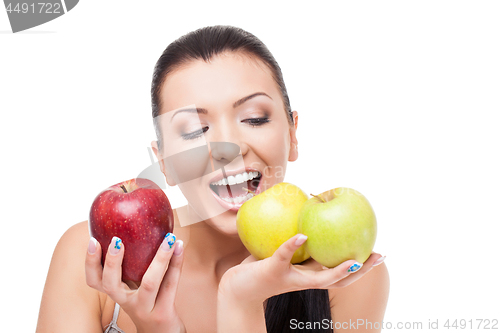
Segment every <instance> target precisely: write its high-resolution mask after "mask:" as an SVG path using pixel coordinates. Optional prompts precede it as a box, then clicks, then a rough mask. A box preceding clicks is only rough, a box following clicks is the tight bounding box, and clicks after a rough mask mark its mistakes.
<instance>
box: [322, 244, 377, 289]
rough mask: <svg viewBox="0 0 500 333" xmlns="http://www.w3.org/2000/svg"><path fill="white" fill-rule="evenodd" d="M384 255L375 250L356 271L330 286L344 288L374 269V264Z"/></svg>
mask: <svg viewBox="0 0 500 333" xmlns="http://www.w3.org/2000/svg"><path fill="white" fill-rule="evenodd" d="M381 257H382V256H381V255H380V254H378V253H375V252H373V253H372V254H371V255H370V257H369V258H368V259H367V260H366V261H365V262H364V263H363V266H362V267H361V268H360V269H359V270H357V271H355V272H350V274H348V275H347V276H346V277H345V278H344V279H342V280H340V281H338V282H337V283H334V284H331V285H330V286H328V288H343V287H345V286H348V285H350V284H351V283H353V282H354V281H356V280H359V279H360V278H361V277H363V275H365V274H366V273H368V272H369V271H371V270H372V269H373V267H374V266H373V264H374V263H375V262H376V261H377V260H378V259H380V258H381Z"/></svg>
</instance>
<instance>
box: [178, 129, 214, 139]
mask: <svg viewBox="0 0 500 333" xmlns="http://www.w3.org/2000/svg"><path fill="white" fill-rule="evenodd" d="M206 131H208V126H205V127H203V128H201V129H199V130H197V131H194V132H191V133H187V134H182V139H184V140H193V139H196V138H199V137H201V136H202V135H203V133H205V132H206Z"/></svg>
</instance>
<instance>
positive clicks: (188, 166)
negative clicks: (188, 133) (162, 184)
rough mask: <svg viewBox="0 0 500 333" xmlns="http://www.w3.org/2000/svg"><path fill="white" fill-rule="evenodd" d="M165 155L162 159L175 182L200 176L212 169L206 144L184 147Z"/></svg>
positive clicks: (179, 182) (183, 181) (186, 180)
mask: <svg viewBox="0 0 500 333" xmlns="http://www.w3.org/2000/svg"><path fill="white" fill-rule="evenodd" d="M167 156H168V157H165V158H164V159H163V161H164V163H165V167H166V168H167V170H168V171H169V173H170V174H171V175H172V177H173V179H174V181H175V182H176V183H177V184H182V183H185V182H189V181H191V180H195V179H198V178H201V177H203V176H205V175H206V174H208V173H210V172H211V171H212V170H211V168H210V163H209V160H210V158H209V151H208V146H207V145H202V146H198V147H192V148H186V149H185V150H183V151H179V152H177V153H174V154H171V155H167Z"/></svg>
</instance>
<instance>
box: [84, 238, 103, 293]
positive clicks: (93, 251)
mask: <svg viewBox="0 0 500 333" xmlns="http://www.w3.org/2000/svg"><path fill="white" fill-rule="evenodd" d="M101 253H102V250H101V245H100V244H99V242H98V241H97V240H96V239H95V238H94V237H90V240H89V246H88V248H87V255H86V256H85V280H86V282H87V285H88V286H89V287H92V288H94V289H97V290H99V291H100V292H103V290H102V283H101V281H102V264H101V256H102V254H101Z"/></svg>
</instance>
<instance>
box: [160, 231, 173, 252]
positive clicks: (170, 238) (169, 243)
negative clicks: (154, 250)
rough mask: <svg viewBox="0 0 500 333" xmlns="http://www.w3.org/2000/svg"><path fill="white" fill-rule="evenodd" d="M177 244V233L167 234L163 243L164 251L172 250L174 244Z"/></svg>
mask: <svg viewBox="0 0 500 333" xmlns="http://www.w3.org/2000/svg"><path fill="white" fill-rule="evenodd" d="M174 244H175V235H174V234H173V233H171V232H169V233H168V234H166V235H165V238H164V239H163V242H162V243H161V249H162V250H163V251H170V249H172V246H174Z"/></svg>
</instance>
